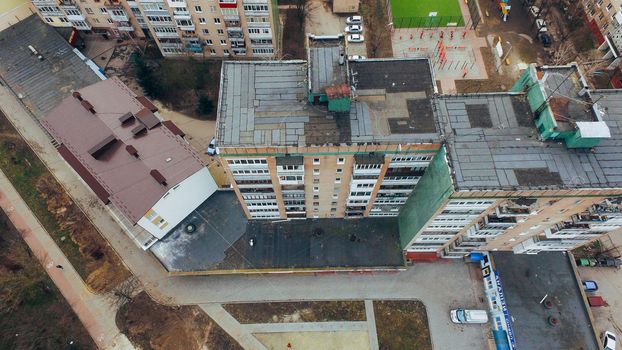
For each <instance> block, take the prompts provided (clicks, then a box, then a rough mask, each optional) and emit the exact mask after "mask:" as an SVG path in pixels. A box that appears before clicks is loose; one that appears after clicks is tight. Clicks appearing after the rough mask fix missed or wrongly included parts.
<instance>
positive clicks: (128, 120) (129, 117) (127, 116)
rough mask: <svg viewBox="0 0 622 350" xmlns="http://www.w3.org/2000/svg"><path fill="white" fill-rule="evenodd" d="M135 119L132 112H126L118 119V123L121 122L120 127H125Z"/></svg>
mask: <svg viewBox="0 0 622 350" xmlns="http://www.w3.org/2000/svg"><path fill="white" fill-rule="evenodd" d="M135 119H136V118H135V117H134V114H133V113H132V112H127V113H125V114H124V115H122V116H120V117H119V121H120V122H121V125H127V124H131V123H132V122H133V121H134V120H135Z"/></svg>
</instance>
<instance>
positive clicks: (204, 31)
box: [201, 28, 209, 35]
mask: <svg viewBox="0 0 622 350" xmlns="http://www.w3.org/2000/svg"><path fill="white" fill-rule="evenodd" d="M201 32H202V33H203V34H205V35H208V34H209V30H207V29H205V28H203V29H201Z"/></svg>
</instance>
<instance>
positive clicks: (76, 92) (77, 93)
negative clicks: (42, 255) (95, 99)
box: [71, 91, 82, 101]
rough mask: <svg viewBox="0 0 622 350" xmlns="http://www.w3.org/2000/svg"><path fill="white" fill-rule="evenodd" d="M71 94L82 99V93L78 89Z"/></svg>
mask: <svg viewBox="0 0 622 350" xmlns="http://www.w3.org/2000/svg"><path fill="white" fill-rule="evenodd" d="M71 96H73V98H75V99H77V100H78V101H82V94H80V93H79V92H78V91H74V92H72V93H71Z"/></svg>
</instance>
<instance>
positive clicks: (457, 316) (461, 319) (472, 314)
mask: <svg viewBox="0 0 622 350" xmlns="http://www.w3.org/2000/svg"><path fill="white" fill-rule="evenodd" d="M449 316H450V318H451V322H453V323H488V313H487V312H486V310H465V309H454V310H451V311H450V312H449Z"/></svg>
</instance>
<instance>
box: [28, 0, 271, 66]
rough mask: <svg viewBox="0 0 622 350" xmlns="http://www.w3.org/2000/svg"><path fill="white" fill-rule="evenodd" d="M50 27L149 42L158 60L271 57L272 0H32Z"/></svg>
mask: <svg viewBox="0 0 622 350" xmlns="http://www.w3.org/2000/svg"><path fill="white" fill-rule="evenodd" d="M32 2H33V4H34V5H35V7H36V9H37V11H38V13H39V15H40V16H41V17H42V18H43V19H44V20H45V21H46V22H47V23H49V24H50V25H53V26H58V27H74V28H76V29H78V30H82V31H88V32H94V33H100V34H106V35H110V36H111V37H113V38H126V37H128V36H138V37H144V36H145V35H147V36H149V37H151V38H153V39H154V41H155V42H156V44H157V45H158V48H159V49H160V51H161V52H162V54H163V55H164V56H168V57H174V56H197V57H204V58H206V57H229V56H239V57H272V56H274V55H278V50H279V45H278V42H279V35H280V33H279V32H280V29H279V28H280V24H279V23H280V22H279V19H278V7H277V6H276V1H275V0H240V1H237V0H219V1H216V0H134V1H131V0H32Z"/></svg>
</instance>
